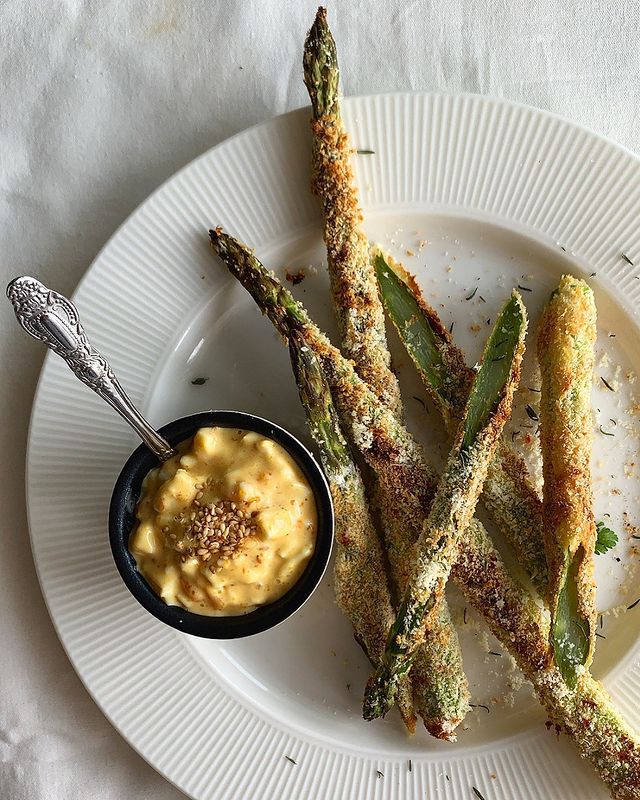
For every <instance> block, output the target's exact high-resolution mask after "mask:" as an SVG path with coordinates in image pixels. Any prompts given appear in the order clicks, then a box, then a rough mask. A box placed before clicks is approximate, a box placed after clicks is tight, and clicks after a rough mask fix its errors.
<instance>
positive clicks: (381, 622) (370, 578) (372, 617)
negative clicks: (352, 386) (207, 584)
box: [289, 330, 416, 733]
mask: <svg viewBox="0 0 640 800" xmlns="http://www.w3.org/2000/svg"><path fill="white" fill-rule="evenodd" d="M289 355H290V356H291V365H292V367H293V373H294V375H295V378H296V383H297V385H298V391H299V393H300V400H301V402H302V405H303V407H304V410H305V412H306V415H307V422H308V425H309V429H310V431H311V435H312V436H313V438H314V440H315V442H316V444H317V446H318V449H319V451H320V459H321V461H322V467H323V469H324V472H325V475H326V476H327V480H328V482H329V488H330V489H331V496H332V498H333V509H334V515H335V539H336V557H335V565H334V583H335V593H336V600H337V602H338V606H339V607H340V608H341V609H342V611H343V612H344V614H345V616H346V617H347V618H348V619H349V620H350V622H351V624H352V625H353V629H354V631H355V638H356V641H357V642H358V643H359V644H360V646H361V647H362V649H363V650H364V651H365V653H366V655H367V656H368V658H369V660H370V661H371V663H372V664H373V665H375V666H377V665H378V664H379V663H380V659H381V657H382V654H383V653H384V647H385V642H386V636H387V631H388V630H389V626H390V625H391V623H392V622H393V619H394V617H395V612H394V610H393V606H392V605H391V597H390V594H389V588H388V586H387V576H386V574H385V569H384V557H383V553H382V548H381V546H380V541H379V539H378V534H377V532H376V530H375V527H374V525H373V522H372V520H371V516H370V514H369V510H368V508H367V502H366V498H365V494H364V486H363V483H362V478H361V477H360V471H359V470H358V468H357V467H356V465H355V464H354V462H353V459H352V457H351V453H350V451H349V446H348V444H347V442H346V441H345V439H344V436H343V435H342V431H341V429H340V423H339V422H338V416H337V413H336V410H335V407H334V405H333V400H332V399H331V392H330V391H329V387H328V385H327V382H326V379H325V377H324V375H323V373H322V369H321V367H320V363H319V361H318V358H317V356H316V355H315V353H314V352H313V350H311V349H310V348H309V347H307V346H306V345H305V343H304V338H303V337H302V335H301V334H300V333H298V332H297V331H295V330H294V331H292V332H291V334H290V336H289ZM398 708H399V710H400V714H401V716H402V719H403V721H404V723H405V725H406V726H407V728H408V729H409V731H410V732H411V733H413V732H414V730H415V726H416V718H415V714H414V713H413V702H412V699H411V687H410V684H409V682H408V680H406V679H405V682H404V685H403V686H401V687H400V690H399V692H398Z"/></svg>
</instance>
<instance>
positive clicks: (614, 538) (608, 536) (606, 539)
mask: <svg viewBox="0 0 640 800" xmlns="http://www.w3.org/2000/svg"><path fill="white" fill-rule="evenodd" d="M596 533H597V536H598V538H597V539H596V555H599V556H601V555H602V554H603V553H606V552H607V550H611V548H612V547H615V546H616V545H617V544H618V534H617V533H615V532H614V531H612V530H611V528H607V526H606V525H605V524H604V522H602V521H600V522H597V523H596Z"/></svg>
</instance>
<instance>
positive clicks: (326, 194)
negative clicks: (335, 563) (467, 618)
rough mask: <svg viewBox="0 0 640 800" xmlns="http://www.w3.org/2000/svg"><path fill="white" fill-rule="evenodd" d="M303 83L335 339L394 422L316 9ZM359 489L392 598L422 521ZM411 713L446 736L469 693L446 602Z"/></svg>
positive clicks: (372, 286) (331, 50)
mask: <svg viewBox="0 0 640 800" xmlns="http://www.w3.org/2000/svg"><path fill="white" fill-rule="evenodd" d="M303 66H304V80H305V84H306V86H307V89H308V91H309V97H310V99H311V105H312V112H313V118H312V120H311V130H312V178H311V190H312V192H313V193H314V194H316V195H317V196H318V197H319V199H320V201H321V203H322V211H323V222H324V240H325V243H326V247H327V255H328V267H329V277H330V282H331V289H332V295H333V303H334V308H335V309H336V313H337V318H338V326H339V329H340V334H341V341H342V349H343V352H344V353H345V354H346V355H347V356H348V357H349V358H352V359H353V361H354V364H355V368H356V371H357V372H358V374H359V375H360V376H361V377H362V378H363V379H364V380H365V381H366V383H367V384H368V385H369V386H370V387H371V389H372V390H373V391H374V392H375V394H376V395H378V397H379V398H380V400H381V401H382V402H383V403H384V404H385V405H386V406H388V407H389V408H390V409H391V410H392V412H393V413H394V414H396V415H397V416H398V418H399V419H401V418H402V399H401V396H400V388H399V385H398V381H397V378H396V376H395V375H394V373H393V372H392V370H391V357H390V355H389V350H388V347H387V339H386V331H385V319H384V310H383V307H382V304H381V302H380V298H379V295H378V285H377V280H376V275H375V272H374V270H373V267H372V265H371V261H370V259H369V244H368V241H367V237H366V236H365V234H364V231H363V230H362V212H361V210H360V206H359V202H358V192H357V188H356V184H355V177H354V174H353V169H352V163H351V158H352V153H353V148H352V147H351V145H350V142H349V135H348V133H347V132H346V130H345V128H344V125H343V123H342V119H341V115H340V98H339V68H338V59H337V52H336V45H335V42H334V39H333V36H332V35H331V31H330V30H329V26H328V23H327V14H326V10H325V9H324V8H320V9H318V12H317V14H316V18H315V21H314V24H313V26H312V28H311V30H310V31H309V34H308V35H307V39H306V41H305V46H304V58H303ZM364 477H365V480H366V482H367V489H368V491H369V495H370V497H371V498H372V500H373V502H374V505H375V508H376V509H378V513H379V516H380V518H381V522H382V527H383V531H384V537H385V542H387V543H388V544H389V545H390V550H391V552H390V553H389V566H390V571H391V577H392V581H393V586H392V588H393V594H394V598H395V599H396V601H398V602H399V601H400V599H401V597H402V594H403V592H404V589H405V587H406V582H407V576H408V572H409V564H408V563H403V562H402V561H399V560H398V559H397V558H395V555H396V554H397V553H399V552H402V553H403V554H404V553H406V552H407V551H408V550H409V547H408V546H401V547H398V541H399V542H400V543H402V542H404V543H405V545H412V544H413V543H414V542H415V541H416V540H417V538H418V536H419V534H420V531H421V528H422V517H417V518H416V517H415V516H414V515H413V514H412V513H410V512H409V511H408V509H405V513H404V514H402V513H401V514H389V513H387V512H386V511H385V509H386V508H387V507H388V505H389V504H390V503H393V502H397V498H395V497H394V496H389V493H388V487H387V486H386V485H385V484H384V483H382V484H381V483H380V482H379V481H377V480H376V479H375V476H373V475H371V474H370V473H365V476H364ZM411 681H412V683H413V686H414V701H415V706H416V710H417V711H418V713H419V714H420V716H421V717H422V718H423V720H424V723H425V726H426V728H427V730H428V731H429V732H430V733H431V734H432V735H434V736H436V737H438V738H446V739H453V738H455V736H454V731H455V728H456V727H457V725H458V724H459V723H460V722H461V721H462V720H463V719H464V717H465V716H466V713H467V710H468V708H469V688H468V683H467V679H466V676H465V674H464V670H463V667H462V654H461V652H460V643H459V641H458V634H457V632H456V630H455V627H454V626H453V623H452V621H451V616H450V613H449V608H448V606H447V604H446V600H444V599H443V600H442V602H441V603H440V604H439V606H438V611H437V616H436V617H435V619H434V620H433V625H432V628H431V631H430V632H429V636H428V638H427V640H426V641H425V642H424V643H423V645H422V646H421V648H420V652H419V653H418V654H416V658H415V660H414V663H413V669H412V672H411Z"/></svg>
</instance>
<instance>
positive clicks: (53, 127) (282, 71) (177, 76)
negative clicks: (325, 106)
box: [0, 0, 640, 800]
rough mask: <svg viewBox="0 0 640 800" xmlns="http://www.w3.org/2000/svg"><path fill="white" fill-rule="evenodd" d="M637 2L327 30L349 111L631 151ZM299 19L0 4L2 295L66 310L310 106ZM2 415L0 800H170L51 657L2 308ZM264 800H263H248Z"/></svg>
mask: <svg viewBox="0 0 640 800" xmlns="http://www.w3.org/2000/svg"><path fill="white" fill-rule="evenodd" d="M638 8H639V7H638V4H637V2H635V0H613V2H612V0H568V2H565V3H557V2H556V0H526V1H525V0H512V1H509V0H422V2H420V1H419V0H381V1H380V2H364V1H361V2H358V1H357V0H344V2H334V3H331V4H330V8H329V11H330V20H331V25H332V28H333V31H334V34H335V36H336V39H337V42H338V46H339V51H340V60H341V64H342V68H343V78H344V79H343V88H344V91H345V93H346V94H363V93H371V92H384V91H392V90H396V89H402V90H406V89H413V90H443V91H449V92H463V91H464V92H479V93H484V94H490V95H495V96H500V97H506V98H509V99H511V100H517V101H520V102H523V103H529V104H532V105H535V106H540V107H541V108H545V109H549V110H551V111H555V112H557V113H559V114H562V115H564V116H566V117H569V118H570V119H572V120H575V121H576V122H579V123H581V124H583V125H586V126H589V127H591V128H594V129H595V130H597V131H600V132H602V133H604V134H605V135H606V136H609V137H611V138H613V139H614V140H616V141H618V142H620V143H622V144H624V145H626V146H627V147H630V148H632V149H635V150H637V149H639V148H640V104H638V80H639V74H638V73H639V71H640V47H639V46H638V22H639V17H640V14H639V10H638ZM314 11H315V4H314V3H313V2H308V0H247V1H246V2H242V1H240V0H199V1H198V2H187V1H186V0H185V2H180V0H151V1H147V2H133V0H128V2H127V0H95V1H94V2H89V1H87V0H85V1H84V2H83V1H82V0H66V2H63V0H45V1H44V2H43V1H42V0H41V2H37V0H3V2H0V33H1V37H0V41H2V48H1V50H0V91H1V95H0V242H1V250H0V253H1V258H0V264H1V271H2V272H1V275H0V278H1V279H2V280H1V281H0V282H2V283H3V284H4V283H6V282H7V281H8V280H9V279H10V278H11V277H12V276H14V275H16V274H19V273H25V272H26V273H32V274H36V275H38V276H40V277H41V278H42V279H43V280H44V281H45V282H47V283H48V284H49V285H50V286H52V287H56V288H57V289H59V290H60V291H62V292H65V293H70V292H72V291H73V289H74V286H75V285H76V283H77V281H78V280H79V278H80V276H81V275H82V273H83V272H84V270H85V269H86V268H87V266H88V265H89V264H90V262H91V260H92V259H93V258H94V256H95V254H96V253H97V251H98V249H99V248H100V247H101V246H102V244H103V243H104V242H105V241H106V240H107V238H108V237H109V236H110V235H111V233H112V232H113V231H114V229H115V228H116V227H117V226H118V225H119V224H120V223H121V222H122V221H123V220H124V219H125V217H126V216H127V215H128V214H129V213H130V212H131V211H132V210H133V209H134V208H135V207H136V206H137V205H138V204H139V203H140V202H141V201H142V200H144V199H145V197H146V196H147V195H148V194H149V192H151V190H152V189H154V188H155V187H156V186H158V184H159V183H160V182H161V181H163V180H164V179H165V178H167V177H168V176H170V175H171V174H172V173H173V172H174V171H175V170H177V169H178V168H179V167H181V166H182V165H183V164H185V163H187V162H188V161H189V160H191V159H192V158H193V157H194V156H197V155H198V154H199V153H201V152H202V151H203V150H205V149H207V148H208V147H210V146H211V145H213V144H216V143H217V142H220V141H221V140H223V139H225V138H226V137H228V136H229V135H230V134H233V133H236V132H237V131H240V130H242V129H243V128H246V127H247V126H248V125H252V124H254V123H256V122H260V121H262V120H266V119H268V118H270V117H272V116H274V115H276V114H280V113H282V112H284V111H288V110H290V109H292V108H296V107H297V106H300V105H303V104H305V103H306V97H305V91H304V87H303V85H302V79H301V69H300V62H301V47H302V41H303V37H304V34H305V32H306V30H307V28H308V27H309V25H310V23H311V21H312V18H313V14H314ZM0 325H1V332H2V352H1V359H2V361H1V372H0V375H1V376H2V379H1V380H0V408H1V410H2V411H1V418H2V440H1V445H2V447H1V452H2V454H3V459H4V467H3V470H2V480H1V481H0V492H1V497H0V509H1V514H2V523H1V525H2V539H1V542H2V550H1V553H0V797H1V798H2V800H41V799H42V800H44V799H45V798H46V800H58V799H60V800H75V799H76V798H78V799H80V798H81V799H82V800H85V799H86V798H91V799H92V800H122V798H134V797H135V798H136V799H137V800H146V798H149V799H151V798H153V800H175V798H179V797H183V795H182V794H181V793H180V792H178V791H177V790H176V789H175V788H174V787H172V786H171V785H170V784H168V783H167V782H166V781H165V780H164V779H163V778H162V777H160V776H159V775H158V774H156V773H155V772H154V771H153V769H151V767H149V766H148V765H147V764H146V763H145V762H143V761H142V759H141V758H140V757H139V756H138V755H137V754H136V753H134V751H133V750H131V749H130V747H129V746H128V745H127V744H126V743H125V742H124V741H123V740H122V739H121V738H120V736H119V735H118V734H117V733H116V731H115V730H113V729H112V728H111V726H110V724H109V723H108V722H107V721H106V719H105V718H104V717H103V716H102V714H101V712H100V711H99V710H98V708H97V707H96V706H95V705H94V704H93V702H92V700H91V698H90V697H89V695H88V693H87V692H86V690H85V689H84V688H83V686H82V685H81V683H80V681H79V680H78V678H77V677H76V675H75V673H74V671H73V669H72V667H71V665H70V664H69V662H68V661H67V659H66V657H65V654H64V652H63V650H62V647H61V646H60V644H59V642H58V640H57V638H56V635H55V633H54V630H53V627H52V625H51V622H50V619H49V617H48V614H47V611H46V608H45V605H44V602H43V599H42V595H41V593H40V590H39V587H38V584H37V580H36V575H35V570H34V566H33V562H32V559H31V551H30V548H29V541H28V535H27V524H26V515H25V504H24V491H23V482H24V469H23V464H24V453H25V444H26V436H27V426H28V419H29V411H30V407H31V402H32V397H33V392H34V388H35V384H36V379H37V376H38V371H39V369H40V364H41V360H42V357H43V350H42V349H41V348H39V347H38V346H37V345H36V344H35V343H34V342H32V341H30V340H28V339H27V337H26V336H25V335H24V334H22V333H21V332H20V331H19V330H18V328H17V326H16V325H15V322H14V321H13V317H12V314H11V312H10V309H9V307H8V304H7V303H4V304H2V305H1V307H0ZM260 800H271V798H269V799H263V798H260Z"/></svg>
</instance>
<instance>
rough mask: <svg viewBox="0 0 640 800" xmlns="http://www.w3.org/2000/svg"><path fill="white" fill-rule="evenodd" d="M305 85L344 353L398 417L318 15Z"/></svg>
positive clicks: (328, 45) (307, 50) (334, 75)
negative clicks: (309, 103) (307, 93)
mask: <svg viewBox="0 0 640 800" xmlns="http://www.w3.org/2000/svg"><path fill="white" fill-rule="evenodd" d="M303 66H304V82H305V84H306V87H307V89H308V91H309V97H310V98H311V106H312V110H313V119H312V120H311V130H312V134H313V140H312V147H313V154H312V176H311V191H312V192H313V193H314V194H316V195H317V196H318V197H319V198H320V200H321V202H322V212H323V220H324V240H325V244H326V246H327V256H328V261H329V277H330V280H331V289H332V293H333V300H334V306H335V309H336V314H337V318H338V326H339V329H340V338H341V342H342V349H343V352H344V353H345V355H346V356H347V358H351V359H353V360H354V362H355V365H356V371H357V372H358V374H359V375H360V377H361V378H363V380H365V381H366V383H368V384H369V386H371V388H372V389H373V391H374V392H375V393H376V394H377V395H378V397H379V398H380V399H381V400H382V402H383V403H384V404H385V405H386V406H389V408H391V409H392V411H394V413H396V414H398V415H399V416H401V415H402V400H401V397H400V388H399V386H398V381H397V380H396V376H395V375H394V374H393V372H392V371H391V356H390V355H389V350H388V348H387V339H386V334H385V322H384V310H383V308H382V305H381V303H380V299H379V297H378V286H377V283H376V276H375V273H374V272H373V270H372V269H371V266H370V263H369V243H368V240H367V237H366V236H365V234H364V231H363V230H362V211H361V210H360V206H359V203H358V192H357V189H356V185H355V178H354V175H353V169H352V167H351V154H352V150H353V149H352V147H351V144H350V142H349V135H348V134H347V132H346V131H345V129H344V126H343V124H342V119H341V116H340V102H339V93H338V87H339V75H340V73H339V69H338V58H337V53H336V45H335V42H334V39H333V36H332V35H331V31H330V30H329V26H328V24H327V12H326V9H324V8H319V9H318V12H317V14H316V18H315V21H314V23H313V26H312V27H311V30H310V31H309V33H308V35H307V39H306V41H305V45H304V58H303Z"/></svg>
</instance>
